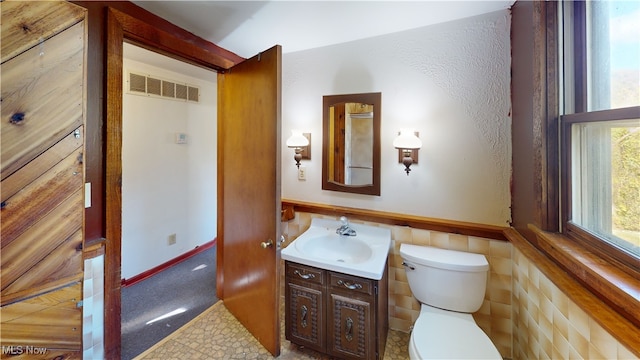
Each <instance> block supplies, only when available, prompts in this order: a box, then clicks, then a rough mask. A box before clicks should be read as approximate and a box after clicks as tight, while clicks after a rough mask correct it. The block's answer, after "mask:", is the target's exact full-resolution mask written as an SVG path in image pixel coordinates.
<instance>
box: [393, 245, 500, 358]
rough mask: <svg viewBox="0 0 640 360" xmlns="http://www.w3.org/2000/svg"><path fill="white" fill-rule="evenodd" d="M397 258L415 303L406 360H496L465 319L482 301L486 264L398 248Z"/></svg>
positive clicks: (475, 258) (472, 257) (473, 257)
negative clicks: (417, 306) (416, 308)
mask: <svg viewBox="0 0 640 360" xmlns="http://www.w3.org/2000/svg"><path fill="white" fill-rule="evenodd" d="M400 256H401V257H402V259H403V265H404V266H405V269H406V272H407V280H408V282H409V288H410V289H411V292H412V293H413V295H414V296H415V297H416V298H417V299H418V301H420V303H421V308H420V314H419V316H418V319H417V320H416V322H415V324H414V326H413V330H412V332H411V339H410V341H409V357H410V359H412V360H427V359H495V360H500V359H502V356H501V355H500V353H499V352H498V350H497V349H496V347H495V345H494V344H493V343H492V342H491V340H490V339H489V337H488V336H487V335H486V334H485V332H484V331H483V330H482V329H480V327H479V326H478V325H477V324H476V322H475V320H474V319H473V316H472V315H471V314H472V313H473V312H475V311H477V310H478V309H479V308H480V306H481V305H482V301H483V299H484V294H485V290H486V283H487V271H488V269H489V263H488V262H487V259H486V258H485V257H484V256H483V255H479V254H472V253H466V252H461V251H454V250H444V249H438V248H434V247H429V246H418V245H410V244H401V245H400Z"/></svg>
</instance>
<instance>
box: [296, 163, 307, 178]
mask: <svg viewBox="0 0 640 360" xmlns="http://www.w3.org/2000/svg"><path fill="white" fill-rule="evenodd" d="M298 180H307V167H306V166H300V167H299V168H298Z"/></svg>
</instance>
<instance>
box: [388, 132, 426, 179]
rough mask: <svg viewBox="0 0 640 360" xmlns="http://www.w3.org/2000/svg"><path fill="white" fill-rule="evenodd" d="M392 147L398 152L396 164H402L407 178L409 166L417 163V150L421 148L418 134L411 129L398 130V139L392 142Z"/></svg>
mask: <svg viewBox="0 0 640 360" xmlns="http://www.w3.org/2000/svg"><path fill="white" fill-rule="evenodd" d="M393 147H395V148H396V149H398V150H399V151H398V153H399V155H398V156H399V158H398V162H400V163H402V164H404V166H405V169H404V171H405V172H406V173H407V176H409V171H411V169H410V167H411V164H417V163H418V150H419V149H420V148H421V147H422V140H420V139H419V138H418V132H417V131H413V129H400V133H399V134H398V137H396V138H395V139H394V140H393Z"/></svg>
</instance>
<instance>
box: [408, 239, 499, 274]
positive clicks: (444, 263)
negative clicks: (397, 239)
mask: <svg viewBox="0 0 640 360" xmlns="http://www.w3.org/2000/svg"><path fill="white" fill-rule="evenodd" d="M400 256H401V257H402V258H403V259H405V260H409V261H413V262H415V263H417V264H421V265H424V266H431V267H435V268H439V269H446V270H457V271H467V272H481V271H487V270H488V269H489V263H488V262H487V258H486V257H485V256H484V255H481V254H474V253H469V252H464V251H457V250H446V249H439V248H435V247H431V246H420V245H411V244H400Z"/></svg>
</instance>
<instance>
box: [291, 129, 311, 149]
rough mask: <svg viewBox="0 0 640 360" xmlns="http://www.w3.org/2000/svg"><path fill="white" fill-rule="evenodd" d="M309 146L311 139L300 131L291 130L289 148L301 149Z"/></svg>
mask: <svg viewBox="0 0 640 360" xmlns="http://www.w3.org/2000/svg"><path fill="white" fill-rule="evenodd" d="M307 145H309V139H307V138H306V137H304V135H302V132H301V131H299V130H291V136H290V137H289V138H288V139H287V147H290V148H299V147H305V146H307Z"/></svg>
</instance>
